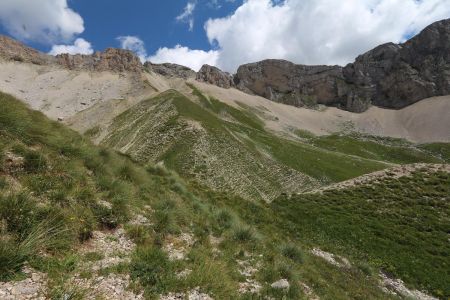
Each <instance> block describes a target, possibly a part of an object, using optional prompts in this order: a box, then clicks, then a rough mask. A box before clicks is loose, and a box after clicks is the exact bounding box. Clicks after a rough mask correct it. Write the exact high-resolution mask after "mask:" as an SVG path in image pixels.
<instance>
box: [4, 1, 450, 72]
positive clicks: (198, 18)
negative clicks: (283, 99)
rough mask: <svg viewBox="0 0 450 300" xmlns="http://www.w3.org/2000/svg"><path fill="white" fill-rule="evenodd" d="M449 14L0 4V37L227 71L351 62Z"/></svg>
mask: <svg viewBox="0 0 450 300" xmlns="http://www.w3.org/2000/svg"><path fill="white" fill-rule="evenodd" d="M405 12H407V13H405ZM449 17H450V0H421V1H417V0H345V1H343V0H166V1H160V0H0V33H2V34H7V35H10V36H12V37H14V38H16V39H19V40H21V41H23V42H24V43H26V44H28V45H30V46H32V47H34V48H37V49H39V50H41V51H43V52H47V53H49V54H52V55H56V54H59V53H71V54H76V53H81V54H90V53H92V52H93V51H98V50H103V49H105V48H107V47H122V48H125V49H130V50H132V51H134V52H136V53H137V54H138V55H139V57H140V58H141V60H142V61H148V60H149V61H152V62H154V63H161V62H172V63H178V64H182V65H186V66H189V67H191V68H193V69H194V70H197V69H199V68H200V67H201V65H202V64H205V63H206V64H210V65H215V66H218V67H220V68H221V69H223V70H226V71H229V72H235V71H236V69H237V67H238V66H239V65H240V64H244V63H249V62H254V61H259V60H262V59H267V58H277V59H287V60H290V61H293V62H295V63H299V64H339V65H345V64H347V63H349V62H352V61H353V60H354V58H355V57H356V56H357V55H359V54H362V53H364V52H366V51H368V50H370V49H372V48H373V47H375V46H377V45H379V44H382V43H386V42H396V43H398V42H403V41H404V40H405V39H406V37H411V36H413V35H415V34H417V33H418V32H419V31H420V30H422V29H423V28H424V27H425V26H427V25H429V24H431V23H432V22H435V21H437V20H441V19H445V18H449Z"/></svg>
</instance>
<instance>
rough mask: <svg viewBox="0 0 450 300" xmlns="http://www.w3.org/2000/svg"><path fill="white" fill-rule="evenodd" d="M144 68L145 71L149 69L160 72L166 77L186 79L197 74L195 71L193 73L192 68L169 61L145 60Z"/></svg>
mask: <svg viewBox="0 0 450 300" xmlns="http://www.w3.org/2000/svg"><path fill="white" fill-rule="evenodd" d="M144 69H145V70H147V71H151V72H154V73H157V74H160V75H162V76H164V77H167V78H173V77H177V78H183V79H188V78H195V76H196V74H197V73H195V71H194V70H192V69H190V68H188V67H185V66H181V65H177V64H170V63H165V64H153V63H151V62H146V63H144Z"/></svg>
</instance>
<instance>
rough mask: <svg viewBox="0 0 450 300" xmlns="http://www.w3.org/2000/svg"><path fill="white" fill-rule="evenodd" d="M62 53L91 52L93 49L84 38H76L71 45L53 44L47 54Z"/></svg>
mask: <svg viewBox="0 0 450 300" xmlns="http://www.w3.org/2000/svg"><path fill="white" fill-rule="evenodd" d="M62 53H68V54H92V53H94V50H93V49H92V45H91V43H89V42H88V41H86V40H85V39H82V38H78V39H76V40H75V42H74V43H73V45H53V47H52V49H51V50H50V52H49V53H48V54H50V55H58V54H62Z"/></svg>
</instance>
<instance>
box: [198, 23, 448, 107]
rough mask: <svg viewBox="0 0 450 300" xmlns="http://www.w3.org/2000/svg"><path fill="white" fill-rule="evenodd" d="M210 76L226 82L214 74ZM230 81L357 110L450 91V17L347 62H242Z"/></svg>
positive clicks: (273, 95) (289, 99) (286, 99)
mask: <svg viewBox="0 0 450 300" xmlns="http://www.w3.org/2000/svg"><path fill="white" fill-rule="evenodd" d="M216 73H217V72H216ZM202 81H206V80H202ZM207 82H209V83H212V84H216V85H219V86H223V85H222V84H221V81H220V80H216V78H215V77H212V76H210V77H209V80H207ZM232 85H234V86H235V87H236V88H238V89H240V90H242V91H244V92H247V93H251V94H256V95H259V96H262V97H265V98H267V99H270V100H273V101H276V102H282V103H286V104H290V105H294V106H312V105H315V104H325V105H330V106H337V107H340V108H342V109H346V110H349V111H353V112H362V111H365V110H366V109H367V108H368V107H369V106H370V105H371V104H373V105H377V106H381V107H386V108H396V109H398V108H403V107H405V106H408V105H410V104H412V103H415V102H417V101H419V100H422V99H425V98H428V97H433V96H442V95H448V94H450V19H447V20H443V21H439V22H436V23H433V24H431V25H430V26H428V27H427V28H425V29H424V30H423V31H422V32H420V33H419V34H418V35H417V36H415V37H413V38H412V39H410V40H409V41H407V42H405V43H403V44H393V43H387V44H384V45H381V46H378V47H376V48H374V49H373V50H370V51H368V52H367V53H365V54H362V55H360V56H358V57H357V58H356V60H355V62H354V63H351V64H348V65H347V66H345V67H340V66H305V65H296V64H293V63H291V62H288V61H284V60H273V59H271V60H264V61H260V62H257V63H251V64H246V65H242V66H240V67H239V68H238V70H237V73H236V74H235V76H234V82H233V84H232Z"/></svg>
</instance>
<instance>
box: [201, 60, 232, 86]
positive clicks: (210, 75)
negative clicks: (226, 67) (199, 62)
mask: <svg viewBox="0 0 450 300" xmlns="http://www.w3.org/2000/svg"><path fill="white" fill-rule="evenodd" d="M196 79H197V80H198V81H202V82H206V83H210V84H214V85H217V86H220V87H223V88H230V87H232V86H233V76H232V75H230V74H229V73H227V72H223V71H222V70H220V69H219V68H216V67H213V66H210V65H203V66H202V67H201V69H200V70H199V71H198V73H197V77H196Z"/></svg>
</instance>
